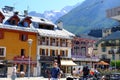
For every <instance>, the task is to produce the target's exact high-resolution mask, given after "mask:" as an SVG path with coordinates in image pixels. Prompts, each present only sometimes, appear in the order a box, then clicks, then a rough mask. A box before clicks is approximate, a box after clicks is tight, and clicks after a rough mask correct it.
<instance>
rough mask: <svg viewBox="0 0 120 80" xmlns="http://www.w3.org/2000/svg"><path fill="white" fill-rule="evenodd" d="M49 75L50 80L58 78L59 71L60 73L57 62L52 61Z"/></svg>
mask: <svg viewBox="0 0 120 80" xmlns="http://www.w3.org/2000/svg"><path fill="white" fill-rule="evenodd" d="M50 75H51V80H59V79H60V77H61V73H60V68H59V67H58V63H57V62H54V64H53V68H52V69H51V72H50Z"/></svg>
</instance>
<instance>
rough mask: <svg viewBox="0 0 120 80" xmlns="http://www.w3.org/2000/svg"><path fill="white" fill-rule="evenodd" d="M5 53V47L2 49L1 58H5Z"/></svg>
mask: <svg viewBox="0 0 120 80" xmlns="http://www.w3.org/2000/svg"><path fill="white" fill-rule="evenodd" d="M5 51H6V49H5V47H0V56H1V57H4V56H5Z"/></svg>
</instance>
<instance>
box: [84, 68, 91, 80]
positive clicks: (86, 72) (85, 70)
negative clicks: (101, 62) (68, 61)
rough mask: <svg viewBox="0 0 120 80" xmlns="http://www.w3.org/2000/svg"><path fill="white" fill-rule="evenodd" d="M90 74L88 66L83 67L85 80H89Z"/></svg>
mask: <svg viewBox="0 0 120 80" xmlns="http://www.w3.org/2000/svg"><path fill="white" fill-rule="evenodd" d="M89 72H90V70H89V68H88V66H85V67H83V80H87V78H88V76H89Z"/></svg>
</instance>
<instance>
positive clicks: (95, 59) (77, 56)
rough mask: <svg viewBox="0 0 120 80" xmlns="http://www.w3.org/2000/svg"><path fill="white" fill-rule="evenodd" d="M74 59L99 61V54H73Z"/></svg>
mask: <svg viewBox="0 0 120 80" xmlns="http://www.w3.org/2000/svg"><path fill="white" fill-rule="evenodd" d="M71 56H72V59H73V60H74V61H96V62H97V61H99V60H100V59H99V57H98V56H92V57H87V56H81V55H71Z"/></svg>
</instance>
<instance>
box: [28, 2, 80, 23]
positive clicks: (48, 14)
mask: <svg viewBox="0 0 120 80" xmlns="http://www.w3.org/2000/svg"><path fill="white" fill-rule="evenodd" d="M79 4H80V3H78V4H76V5H74V6H66V7H64V8H63V9H61V10H60V11H56V10H50V11H45V12H44V13H37V11H31V12H29V15H32V16H37V17H43V18H46V19H48V20H51V21H53V22H55V21H56V20H57V19H59V18H60V17H61V16H63V15H65V14H66V13H68V12H69V11H70V10H72V9H73V8H75V7H76V6H78V5H79Z"/></svg>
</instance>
